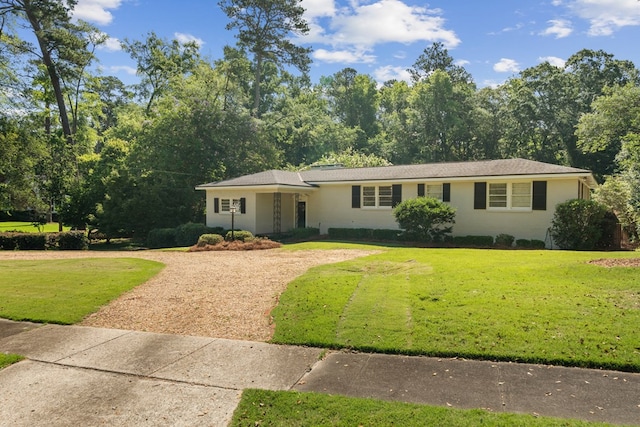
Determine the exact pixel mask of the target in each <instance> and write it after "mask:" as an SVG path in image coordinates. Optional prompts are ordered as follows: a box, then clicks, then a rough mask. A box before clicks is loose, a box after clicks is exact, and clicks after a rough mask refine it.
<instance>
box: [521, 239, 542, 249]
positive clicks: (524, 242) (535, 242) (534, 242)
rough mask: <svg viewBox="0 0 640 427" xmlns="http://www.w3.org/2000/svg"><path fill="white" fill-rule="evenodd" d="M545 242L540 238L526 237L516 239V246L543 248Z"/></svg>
mask: <svg viewBox="0 0 640 427" xmlns="http://www.w3.org/2000/svg"><path fill="white" fill-rule="evenodd" d="M545 247H546V244H545V243H544V242H543V241H542V240H536V239H533V240H528V239H518V240H516V248H524V249H544V248H545Z"/></svg>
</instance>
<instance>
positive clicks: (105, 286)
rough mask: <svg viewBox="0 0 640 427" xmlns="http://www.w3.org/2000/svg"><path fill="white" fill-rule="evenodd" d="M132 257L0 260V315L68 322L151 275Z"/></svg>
mask: <svg viewBox="0 0 640 427" xmlns="http://www.w3.org/2000/svg"><path fill="white" fill-rule="evenodd" d="M163 266H164V265H163V264H161V263H158V262H155V261H148V260H142V259H135V258H111V259H107V258H99V259H92V258H87V259H66V260H46V261H23V260H19V261H16V260H12V261H4V260H3V261H0V295H2V298H1V299H0V317H3V318H6V319H11V320H18V321H20V320H29V321H32V322H45V323H59V324H73V323H77V322H79V321H81V320H82V319H83V318H84V317H85V316H87V315H88V314H90V313H93V312H95V311H96V310H98V309H99V308H100V307H101V306H102V305H104V304H107V303H108V302H109V301H111V300H113V299H114V298H116V297H118V296H119V295H120V294H122V293H123V292H126V291H128V290H130V289H132V288H134V287H135V286H137V285H139V284H141V283H144V282H145V281H147V280H148V279H149V278H151V277H153V276H154V275H155V274H157V273H158V272H159V271H160V270H161V269H162V267H163Z"/></svg>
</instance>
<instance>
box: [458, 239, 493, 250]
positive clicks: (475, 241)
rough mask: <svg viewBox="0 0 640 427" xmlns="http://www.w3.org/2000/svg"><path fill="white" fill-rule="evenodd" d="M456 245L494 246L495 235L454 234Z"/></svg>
mask: <svg viewBox="0 0 640 427" xmlns="http://www.w3.org/2000/svg"><path fill="white" fill-rule="evenodd" d="M453 244H454V245H455V246H472V247H480V248H488V247H491V246H493V236H453Z"/></svg>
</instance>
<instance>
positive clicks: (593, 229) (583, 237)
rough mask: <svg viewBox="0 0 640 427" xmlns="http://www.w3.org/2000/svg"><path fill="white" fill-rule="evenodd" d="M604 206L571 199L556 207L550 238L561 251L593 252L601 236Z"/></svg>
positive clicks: (604, 214) (605, 211)
mask: <svg viewBox="0 0 640 427" xmlns="http://www.w3.org/2000/svg"><path fill="white" fill-rule="evenodd" d="M606 214H607V208H606V206H604V205H602V204H600V203H598V202H596V201H593V200H584V199H573V200H569V201H566V202H564V203H560V204H559V205H558V206H556V211H555V213H554V214H553V221H552V223H551V224H552V225H551V236H552V237H553V241H554V242H555V244H556V245H558V246H559V247H560V248H561V249H571V250H593V249H596V248H597V244H598V242H600V238H601V237H602V235H603V222H604V221H605V216H606Z"/></svg>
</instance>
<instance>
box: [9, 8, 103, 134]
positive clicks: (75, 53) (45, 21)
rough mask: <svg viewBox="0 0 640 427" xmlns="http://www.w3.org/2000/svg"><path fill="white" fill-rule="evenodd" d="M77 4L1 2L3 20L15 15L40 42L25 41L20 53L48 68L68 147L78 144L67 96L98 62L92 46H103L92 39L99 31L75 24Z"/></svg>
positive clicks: (80, 23)
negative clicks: (35, 43)
mask: <svg viewBox="0 0 640 427" xmlns="http://www.w3.org/2000/svg"><path fill="white" fill-rule="evenodd" d="M76 3H77V0H0V18H4V17H6V16H8V15H11V16H13V17H15V18H17V19H18V20H21V21H24V22H25V24H26V25H27V26H28V27H29V28H30V29H31V31H32V32H33V35H34V36H35V38H36V42H37V48H36V47H34V46H31V44H30V43H27V42H24V41H22V42H21V43H19V45H20V47H19V49H20V51H21V52H22V53H25V54H27V55H29V56H32V57H34V58H35V59H36V61H37V62H38V63H40V64H42V65H43V66H44V68H45V70H46V74H47V76H48V78H49V81H50V84H51V88H52V91H53V95H54V97H55V101H56V105H57V107H58V116H59V118H60V125H61V127H62V132H63V135H64V138H65V140H66V142H67V144H68V145H73V144H74V143H75V141H74V137H75V134H74V129H73V126H72V122H71V121H70V117H69V110H70V109H71V112H72V113H73V109H72V108H73V106H72V105H68V104H67V96H69V90H71V89H72V88H74V87H77V81H78V79H79V78H80V75H81V74H82V72H83V71H84V69H85V68H86V67H87V66H88V65H89V64H90V63H91V61H92V60H93V59H94V56H93V54H92V52H91V51H90V50H89V49H88V46H89V45H90V44H92V43H99V42H100V39H99V38H96V37H92V36H91V34H92V33H93V34H94V35H95V34H97V33H98V32H97V30H96V29H95V28H93V27H91V26H89V25H88V24H87V23H84V22H79V23H74V22H72V20H71V14H70V13H71V10H72V9H73V8H74V6H75V5H76ZM14 41H15V38H14Z"/></svg>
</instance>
